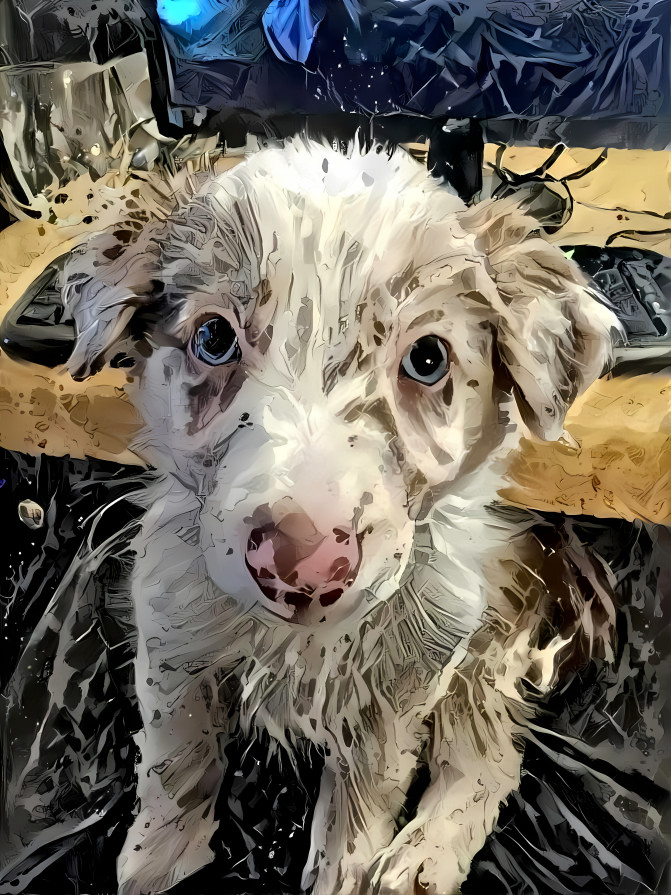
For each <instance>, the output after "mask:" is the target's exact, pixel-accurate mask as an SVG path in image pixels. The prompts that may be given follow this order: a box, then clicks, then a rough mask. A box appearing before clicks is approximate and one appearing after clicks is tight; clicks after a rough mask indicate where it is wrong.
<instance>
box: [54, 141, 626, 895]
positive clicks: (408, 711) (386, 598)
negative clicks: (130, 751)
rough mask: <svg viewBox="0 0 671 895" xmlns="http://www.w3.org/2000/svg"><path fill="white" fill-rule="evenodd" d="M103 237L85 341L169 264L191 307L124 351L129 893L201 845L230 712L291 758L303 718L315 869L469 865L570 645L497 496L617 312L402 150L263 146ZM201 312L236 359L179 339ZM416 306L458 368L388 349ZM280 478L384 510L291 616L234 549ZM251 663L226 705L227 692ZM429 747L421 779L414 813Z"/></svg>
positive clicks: (591, 373)
mask: <svg viewBox="0 0 671 895" xmlns="http://www.w3.org/2000/svg"><path fill="white" fill-rule="evenodd" d="M114 244H115V242H114V239H113V238H112V237H111V236H109V235H104V236H103V237H101V238H99V239H98V240H96V241H95V242H94V243H93V244H92V245H91V246H89V248H88V249H87V251H86V252H85V253H83V254H82V255H81V256H75V257H73V259H72V260H71V262H70V266H69V269H67V270H66V272H65V277H66V282H65V291H66V296H67V299H68V301H69V303H70V305H71V307H72V309H73V312H74V314H75V318H76V320H77V323H78V327H79V342H78V346H77V349H76V352H75V355H74V357H73V360H72V368H73V369H75V370H77V371H78V372H79V373H80V375H86V374H87V373H88V372H89V371H90V369H91V368H92V367H93V366H94V365H95V363H96V362H97V361H98V358H99V357H100V355H101V353H102V354H103V355H104V356H105V357H109V356H111V355H112V354H113V353H115V352H116V351H118V350H119V344H123V345H124V346H125V348H126V350H128V351H129V352H130V353H131V354H132V353H134V350H135V349H134V347H133V344H134V343H133V340H132V339H131V338H130V337H129V334H128V331H127V327H128V325H129V322H130V321H131V318H132V316H133V314H134V313H135V309H136V308H137V307H140V308H142V307H150V306H151V305H152V302H153V301H154V298H153V297H152V294H151V280H152V279H153V280H161V281H162V282H163V284H164V290H163V291H164V297H163V298H162V299H161V301H162V302H163V303H164V305H161V307H163V306H164V307H165V308H173V307H174V308H175V311H174V313H172V315H171V316H169V319H166V320H164V321H161V315H160V314H159V324H158V326H157V328H156V330H155V331H153V332H152V333H151V334H150V335H149V337H148V345H149V347H150V348H151V351H150V352H149V357H147V358H146V359H145V356H146V354H147V353H148V352H147V351H146V350H145V351H141V352H139V353H135V356H136V358H137V361H138V375H139V389H138V395H139V400H140V402H141V405H142V409H143V412H144V415H145V419H146V421H147V428H146V432H145V433H144V435H143V438H142V440H141V442H140V445H139V446H140V449H141V450H143V451H144V452H145V454H146V455H147V456H148V457H149V458H150V459H151V461H152V462H153V464H154V465H155V466H156V468H157V470H158V471H159V475H158V477H157V480H156V484H155V485H154V486H153V491H152V493H151V495H150V498H149V500H148V504H149V509H148V511H147V513H146V516H145V518H144V521H143V524H142V530H141V533H140V534H139V535H138V537H137V539H136V542H135V544H134V549H135V551H136V554H137V560H136V563H135V568H134V570H133V572H132V578H131V592H132V600H133V606H134V613H135V627H136V630H137V644H138V645H137V656H136V660H135V679H136V688H137V695H138V700H139V705H140V709H141V713H142V718H143V730H142V732H141V734H139V735H138V737H137V742H138V746H139V749H140V753H141V756H142V760H141V764H140V766H139V768H138V798H139V813H138V815H137V817H136V819H135V822H134V824H133V826H132V828H131V830H130V832H129V834H128V838H127V840H126V844H125V846H124V849H123V853H122V855H121V857H120V860H119V885H120V892H121V893H123V895H141V893H156V892H162V891H165V890H166V889H167V888H169V887H170V886H171V885H172V884H173V883H174V882H175V881H177V880H179V879H181V878H184V877H185V876H188V875H189V874H191V873H193V872H194V871H196V870H197V869H198V868H199V867H201V866H203V865H204V864H205V863H207V862H208V861H210V860H211V859H212V852H211V850H210V848H209V844H208V843H209V841H210V839H211V837H212V835H213V834H214V833H215V827H216V822H215V820H214V803H215V800H216V798H217V794H218V791H219V787H220V785H221V780H222V775H223V771H224V767H223V754H224V746H225V744H226V741H227V739H228V738H229V737H230V736H231V735H232V734H233V732H234V729H235V728H236V726H237V725H238V724H239V725H241V726H242V727H243V728H244V729H245V730H247V731H248V732H249V734H250V735H253V734H254V731H256V730H258V729H264V730H266V731H267V732H268V733H269V734H270V736H271V738H272V739H273V741H274V742H275V743H276V744H277V748H279V749H282V750H285V752H286V754H287V756H289V758H291V756H292V755H293V754H294V751H295V750H296V749H297V748H299V743H300V741H301V740H303V739H307V740H309V741H312V742H313V743H316V744H317V745H318V746H319V747H320V749H322V750H323V752H324V754H325V756H326V759H325V769H324V773H323V778H322V784H321V789H320V794H319V800H318V804H317V808H316V811H315V817H314V821H313V825H312V833H311V843H312V844H311V851H310V857H309V860H308V863H307V865H306V867H305V871H304V885H305V886H306V887H308V886H309V885H311V884H312V885H313V886H314V888H313V889H312V891H313V893H314V895H335V893H363V892H368V891H373V892H376V893H379V895H392V893H393V895H412V893H413V892H414V891H415V888H414V886H415V881H416V879H419V880H421V882H422V883H424V884H425V885H426V886H428V887H429V889H428V890H429V891H430V892H434V893H452V892H455V891H457V890H458V887H459V885H460V883H461V881H462V880H463V879H464V878H465V876H466V874H467V872H468V868H469V865H470V861H471V859H472V857H473V855H474V854H475V852H476V851H477V850H478V849H479V848H480V847H481V846H482V844H483V843H484V840H485V837H486V836H487V835H488V833H489V832H490V831H491V829H492V827H493V824H494V823H495V821H496V818H497V815H498V810H499V804H500V802H501V801H502V800H505V798H506V797H507V796H508V794H509V793H510V792H511V791H512V790H513V789H514V788H515V787H516V786H517V784H518V780H519V769H520V761H521V755H520V751H519V748H518V746H517V745H516V742H515V734H516V731H518V729H519V728H518V726H517V725H519V724H520V723H523V716H524V712H523V711H516V710H514V708H513V706H514V705H515V704H517V703H518V704H520V705H521V704H522V702H523V698H522V696H521V691H520V688H519V682H520V681H521V680H522V679H523V678H524V677H525V676H528V675H529V674H530V669H531V668H532V666H534V665H537V666H538V667H542V668H543V669H544V670H543V671H542V673H541V674H540V677H539V680H540V681H541V683H540V684H539V686H540V687H541V688H543V687H548V686H550V685H551V683H552V681H553V674H554V669H555V655H556V654H557V653H558V651H560V650H561V649H562V648H563V641H561V638H560V639H559V640H556V641H554V642H553V643H552V644H551V645H550V646H548V647H547V648H544V649H542V650H538V649H537V648H536V645H535V644H536V641H535V640H534V637H533V636H532V634H533V624H534V619H535V617H534V615H533V612H532V611H531V610H530V609H529V608H527V610H525V614H523V615H522V616H521V617H520V619H518V620H515V619H514V618H512V615H511V614H510V612H509V611H508V610H507V609H506V599H505V597H504V595H503V591H504V589H505V588H506V587H508V588H511V587H512V588H514V587H515V585H514V582H513V573H512V572H511V571H510V563H508V564H506V563H505V562H503V561H502V560H510V558H511V557H513V558H514V556H515V552H514V546H513V543H514V539H515V538H516V537H519V536H520V534H523V527H521V526H520V523H519V522H515V521H513V520H509V521H506V519H505V518H504V517H502V516H496V515H493V514H492V513H491V512H490V510H489V509H488V508H489V506H490V505H491V504H492V503H494V502H496V499H497V491H498V488H499V487H500V485H501V481H502V475H503V471H504V465H503V461H504V460H505V458H506V457H507V455H508V454H509V452H510V451H511V450H512V449H513V448H514V447H515V444H516V443H517V440H518V438H519V436H520V434H521V433H522V432H523V431H526V429H525V425H526V427H529V428H531V430H532V431H533V432H534V433H536V434H537V435H540V436H541V437H551V438H556V437H558V436H559V435H560V434H561V432H562V428H563V418H564V414H565V412H566V409H567V407H568V406H569V404H570V402H571V400H572V399H573V398H574V397H575V395H576V394H577V393H578V392H579V391H580V390H581V389H583V388H584V387H586V386H587V385H588V384H589V383H590V382H591V381H593V380H594V379H595V378H596V377H598V376H599V375H600V374H601V372H602V370H603V368H604V365H605V364H606V362H607V360H608V357H609V351H610V338H609V331H610V328H611V326H613V325H614V321H613V319H612V318H611V317H610V315H609V314H608V312H606V311H605V310H604V309H603V308H602V306H601V305H599V304H598V303H597V302H595V301H594V300H593V298H592V296H591V294H590V292H589V290H588V288H587V286H586V285H585V282H584V280H583V278H582V276H581V274H580V273H579V271H578V270H577V268H576V267H575V266H574V265H573V264H572V263H571V262H570V261H568V260H567V259H566V258H565V256H564V255H563V254H562V253H561V251H560V250H559V249H557V248H554V247H552V246H550V245H549V244H548V243H546V242H545V241H544V240H543V238H542V236H541V235H540V234H539V233H538V232H537V227H536V225H535V222H533V221H532V220H530V219H529V218H527V217H525V216H524V214H523V213H522V212H520V211H519V209H517V208H516V207H515V206H514V205H513V204H511V203H498V204H497V203H486V204H483V205H481V206H478V207H476V208H474V209H467V208H466V207H465V206H464V205H463V203H462V202H461V201H460V200H459V199H458V198H457V197H456V196H455V195H453V194H452V193H451V192H450V191H449V189H447V188H446V187H445V186H444V185H442V184H440V183H438V182H437V181H436V180H434V179H432V178H431V177H430V176H429V175H428V174H427V173H426V172H425V171H424V170H422V169H421V168H420V167H419V166H418V165H417V164H416V163H414V162H413V161H412V160H410V159H409V158H407V157H405V156H404V155H403V154H402V153H399V152H396V153H395V154H393V155H392V156H391V157H389V156H388V155H387V154H386V153H385V152H383V151H379V150H376V151H373V152H370V153H368V154H358V153H356V152H353V153H351V154H350V156H349V157H345V156H343V155H339V154H337V153H335V152H333V151H331V150H330V149H328V148H325V147H323V146H319V145H316V144H306V143H302V142H295V143H293V144H289V145H288V146H287V147H286V148H284V149H279V148H278V149H267V150H263V151H261V152H259V153H258V154H257V155H256V156H254V157H252V158H250V159H249V160H248V161H247V162H245V163H244V164H242V165H240V166H239V167H238V168H236V169H234V170H233V171H232V172H230V173H227V174H225V175H222V176H220V177H217V178H214V179H210V180H208V181H206V182H205V183H204V184H203V185H202V187H201V188H200V190H199V192H197V193H196V195H195V196H191V197H181V198H180V204H179V207H178V208H177V209H176V210H175V212H174V213H173V214H172V215H171V217H170V218H169V219H168V221H167V222H166V223H165V224H162V225H152V226H150V227H148V228H146V230H145V232H144V233H142V234H141V235H140V237H139V238H138V239H137V241H135V242H134V243H133V244H132V245H131V246H130V248H128V249H126V250H125V251H124V252H123V253H122V254H121V255H119V257H118V258H108V257H107V256H103V254H102V252H103V251H104V250H106V249H109V247H110V246H112V245H114ZM111 254H112V255H113V254H114V253H113V252H112V253H111ZM92 258H95V259H96V262H95V263H96V269H95V271H94V273H93V276H91V269H92V268H91V264H92V260H91V259H92ZM214 312H216V313H219V314H223V315H226V316H227V318H228V319H229V320H230V322H231V324H232V325H233V327H234V328H235V329H236V331H237V332H238V335H239V339H240V343H241V345H242V354H243V363H242V365H241V366H240V367H236V368H235V369H233V368H229V367H226V368H212V367H206V366H205V365H203V364H201V363H199V362H198V361H196V360H195V359H194V358H193V357H192V356H190V355H189V352H188V348H186V347H185V346H186V345H188V341H189V338H190V335H191V333H192V332H193V331H194V328H195V327H196V326H197V323H198V321H199V320H202V319H203V315H205V316H206V315H207V314H208V313H214ZM426 334H436V335H439V336H440V337H441V338H444V339H445V340H446V341H447V342H448V343H449V344H450V346H451V350H452V366H451V371H450V385H449V389H445V382H443V383H441V384H440V385H439V386H433V387H430V388H426V387H422V386H416V385H411V384H409V383H408V382H407V381H405V380H403V379H402V378H400V377H399V374H398V370H399V364H400V361H401V358H402V356H403V354H404V352H405V351H406V350H407V348H408V347H409V346H410V345H411V344H412V343H413V342H414V341H415V340H416V339H418V338H419V337H420V336H422V335H426ZM495 357H499V358H500V362H497V364H496V365H495V364H494V358H495ZM495 366H496V370H495ZM511 388H512V389H513V391H514V392H515V395H516V396H517V398H518V403H516V402H515V400H514V399H513V397H512V395H511V391H510V390H511ZM196 393H197V396H196ZM518 406H519V408H520V410H521V413H522V415H520V410H518ZM244 414H247V415H248V416H247V417H246V418H244V419H243V416H244ZM522 418H524V421H525V422H524V423H523V422H522ZM285 497H291V498H292V499H293V500H295V501H296V502H297V503H298V504H299V505H300V506H301V507H302V509H303V510H304V511H305V512H306V513H307V514H308V515H309V516H310V517H311V518H312V519H313V520H318V521H319V522H320V523H321V524H322V525H323V530H328V528H330V527H333V526H334V525H337V524H340V523H342V522H343V521H351V520H353V519H354V520H356V522H357V528H358V531H359V532H363V531H366V530H367V534H366V535H365V537H364V539H363V542H362V551H363V559H362V564H361V568H360V570H359V573H358V575H357V579H356V582H355V584H354V585H353V586H352V588H350V590H349V591H347V592H346V593H345V595H344V596H343V597H342V598H341V599H340V600H339V601H338V602H337V603H336V604H334V605H333V606H330V607H327V608H323V607H319V606H316V607H312V609H311V611H310V612H308V613H307V614H306V615H305V616H304V618H303V619H302V620H301V621H297V620H295V619H294V618H293V617H292V614H291V607H289V606H285V605H284V604H282V603H272V602H271V601H270V600H268V599H266V598H265V597H264V596H263V595H262V594H261V592H260V591H259V589H258V587H257V586H256V583H255V582H254V581H253V579H252V578H251V575H250V574H249V572H248V570H247V568H246V566H245V563H244V550H245V545H246V537H247V534H248V530H249V525H250V518H251V517H252V516H253V514H254V512H255V511H256V509H257V508H258V507H259V506H261V505H272V504H273V503H275V502H277V501H279V500H282V499H283V498H285ZM581 612H582V609H581V608H579V610H578V611H577V613H576V616H577V617H578V618H579V617H580V613H581ZM536 621H537V619H536ZM478 632H480V633H479V635H478V636H475V635H476V634H478ZM568 639H570V637H569V638H568ZM567 642H568V641H567ZM483 643H485V644H486V647H485V646H483ZM474 644H476V646H475V647H474ZM235 681H237V682H239V687H238V691H237V692H238V693H239V696H238V697H236V705H235V706H233V708H235V712H231V711H230V709H231V706H230V705H227V704H226V705H224V704H222V702H221V699H222V697H220V696H219V694H220V693H223V692H224V691H225V692H227V693H235V692H236V686H233V684H232V682H235ZM513 717H514V718H515V720H513ZM521 719H522V720H521ZM483 744H484V746H483ZM422 751H423V753H424V755H425V756H426V759H427V760H428V763H429V768H430V771H431V782H430V785H429V787H428V789H427V791H426V792H425V793H424V795H423V796H422V798H421V801H420V803H419V807H418V810H417V813H416V816H415V817H414V819H412V820H411V821H410V823H408V824H407V825H406V826H405V827H404V828H402V829H399V828H398V823H397V820H398V817H399V813H400V811H401V809H402V806H403V803H404V800H405V795H406V793H407V790H408V786H409V785H410V783H411V781H412V780H413V777H414V774H415V771H416V767H417V763H418V760H419V755H420V752H422Z"/></svg>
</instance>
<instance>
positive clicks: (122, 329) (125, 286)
mask: <svg viewBox="0 0 671 895" xmlns="http://www.w3.org/2000/svg"><path fill="white" fill-rule="evenodd" d="M152 229H153V228H152V227H151V225H150V226H149V227H147V228H146V230H144V231H142V232H141V233H140V235H139V236H137V232H136V231H134V230H132V229H130V228H124V227H119V228H117V229H116V230H114V231H113V232H106V233H102V234H97V235H96V236H93V237H92V238H91V239H89V240H88V241H87V242H86V243H84V244H83V245H81V246H79V247H78V248H77V249H75V250H74V251H73V252H72V254H71V255H70V257H69V258H68V259H67V260H66V262H65V264H64V266H63V270H62V272H61V274H60V278H61V289H62V296H63V304H64V305H65V308H66V310H67V311H68V313H69V314H70V315H71V316H72V317H73V319H74V321H75V329H76V342H75V347H74V350H73V352H72V354H71V355H70V358H69V360H68V361H67V363H66V369H67V370H68V371H69V372H70V374H71V375H72V376H73V378H75V379H85V378H86V377H87V376H90V375H92V374H93V373H95V372H97V371H98V370H99V369H100V368H101V367H102V366H103V365H104V364H105V363H106V362H107V361H108V360H110V359H111V358H112V357H114V355H117V354H119V352H123V351H124V349H131V350H132V347H133V344H134V342H135V341H136V340H135V339H134V338H133V335H134V334H133V333H132V332H131V320H132V318H133V317H134V315H135V314H136V312H137V311H138V309H140V308H148V307H149V306H150V305H152V304H153V303H154V301H155V292H156V279H155V278H156V277H157V276H159V273H158V272H159V270H160V268H159V264H158V251H159V248H158V245H159V243H158V241H157V240H156V238H155V234H153V235H152V233H151V232H150V231H151V230H152Z"/></svg>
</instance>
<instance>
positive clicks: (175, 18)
mask: <svg viewBox="0 0 671 895" xmlns="http://www.w3.org/2000/svg"><path fill="white" fill-rule="evenodd" d="M156 10H157V12H158V17H159V18H160V19H161V21H162V22H165V24H166V25H182V24H183V23H184V22H186V20H187V19H192V18H194V16H197V15H199V13H200V12H201V7H200V2H199V0H158V3H157V4H156Z"/></svg>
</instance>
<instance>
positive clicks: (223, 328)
mask: <svg viewBox="0 0 671 895" xmlns="http://www.w3.org/2000/svg"><path fill="white" fill-rule="evenodd" d="M191 350H192V351H193V353H194V355H195V357H197V358H198V360H200V361H202V362H203V363H204V364H209V365H210V366H211V367H218V366H220V365H221V364H236V363H237V362H238V361H239V360H240V343H239V342H238V337H237V336H236V334H235V330H234V329H233V327H232V326H231V324H230V323H229V322H228V320H226V318H225V317H212V318H211V319H210V320H206V321H205V323H201V325H200V326H199V327H198V330H197V331H196V334H195V335H194V337H193V338H192V340H191Z"/></svg>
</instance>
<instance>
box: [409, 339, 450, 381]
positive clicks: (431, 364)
mask: <svg viewBox="0 0 671 895" xmlns="http://www.w3.org/2000/svg"><path fill="white" fill-rule="evenodd" d="M449 366H450V362H449V355H448V351H447V345H446V344H445V342H443V341H442V339H439V338H438V336H423V337H422V338H421V339H417V341H416V342H415V343H414V344H412V345H411V346H410V348H409V350H408V351H406V353H405V355H404V356H403V360H402V361H401V372H402V373H403V374H404V375H405V376H407V377H408V378H409V379H414V380H415V382H421V383H422V384H423V385H435V383H436V382H440V380H441V379H443V377H444V376H446V375H447V371H448V368H449Z"/></svg>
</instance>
